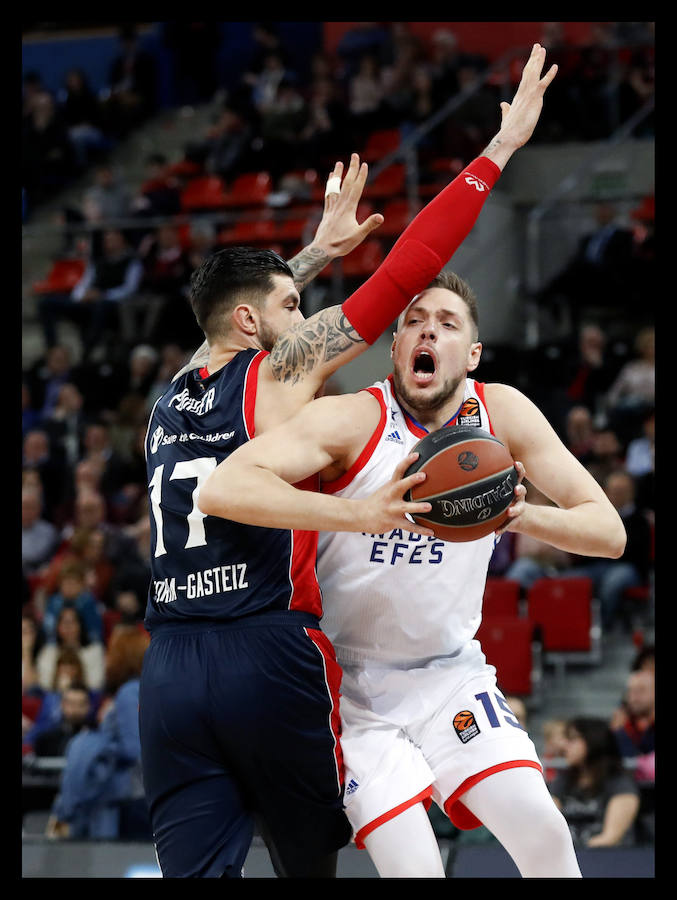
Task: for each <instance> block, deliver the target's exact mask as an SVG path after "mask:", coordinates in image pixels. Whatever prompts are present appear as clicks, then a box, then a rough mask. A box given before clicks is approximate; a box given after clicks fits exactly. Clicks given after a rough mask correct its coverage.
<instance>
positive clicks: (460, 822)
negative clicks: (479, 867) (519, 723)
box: [444, 759, 543, 831]
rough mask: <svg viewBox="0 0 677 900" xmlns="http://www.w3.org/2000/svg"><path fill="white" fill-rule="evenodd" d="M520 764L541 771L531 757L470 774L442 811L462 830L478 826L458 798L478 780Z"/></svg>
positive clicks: (514, 767) (476, 821) (474, 817)
mask: <svg viewBox="0 0 677 900" xmlns="http://www.w3.org/2000/svg"><path fill="white" fill-rule="evenodd" d="M522 766H527V767H529V768H532V769H538V771H539V772H542V771H543V769H542V767H541V766H540V764H539V763H537V762H534V760H533V759H513V760H510V762H504V763H499V764H498V765H496V766H491V767H490V768H488V769H484V771H482V772H478V773H477V774H476V775H471V776H470V778H466V780H465V781H464V782H463V784H461V786H460V787H457V788H456V790H455V791H454V793H453V794H452V795H451V797H449V798H448V799H447V801H446V802H445V804H444V811H445V813H446V814H447V815H448V816H449V818H450V820H451V821H452V823H453V824H454V825H455V826H456V827H457V828H460V829H461V830H462V831H472V829H473V828H479V827H480V826H481V825H482V823H481V822H480V820H479V819H478V818H477V816H475V815H473V813H471V812H470V810H469V809H468V807H467V806H466V805H465V804H464V803H461V801H460V799H459V798H460V797H462V796H463V794H465V792H466V791H469V790H470V788H471V787H473V786H474V785H476V784H478V783H479V782H480V781H483V780H484V779H485V778H488V776H489V775H493V774H494V773H495V772H503V771H504V770H505V769H519V768H521V767H522Z"/></svg>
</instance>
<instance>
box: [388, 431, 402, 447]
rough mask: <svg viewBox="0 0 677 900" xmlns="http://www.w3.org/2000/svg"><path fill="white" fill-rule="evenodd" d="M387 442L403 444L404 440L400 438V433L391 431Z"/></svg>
mask: <svg viewBox="0 0 677 900" xmlns="http://www.w3.org/2000/svg"><path fill="white" fill-rule="evenodd" d="M386 440H387V441H395V443H396V444H402V443H403V441H402V438H401V437H400V433H399V431H395V430H393V431H391V432H390V434H389V435H387V437H386Z"/></svg>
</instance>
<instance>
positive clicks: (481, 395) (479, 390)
mask: <svg viewBox="0 0 677 900" xmlns="http://www.w3.org/2000/svg"><path fill="white" fill-rule="evenodd" d="M484 386H485V382H484V381H476V382H475V390H476V391H477V396H478V397H479V399H480V403H481V404H482V406H483V407H484V409H485V410H486V413H487V421H488V422H489V433H490V434H493V435H494V437H495V436H496V435H495V433H494V426H493V425H492V424H491V416H490V415H489V407H488V406H487V401H486V399H485V396H484Z"/></svg>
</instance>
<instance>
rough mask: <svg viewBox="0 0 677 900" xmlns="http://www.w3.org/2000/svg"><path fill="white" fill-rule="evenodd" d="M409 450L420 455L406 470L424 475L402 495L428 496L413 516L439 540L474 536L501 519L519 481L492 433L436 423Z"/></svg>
mask: <svg viewBox="0 0 677 900" xmlns="http://www.w3.org/2000/svg"><path fill="white" fill-rule="evenodd" d="M412 451H416V452H417V453H418V454H419V458H418V459H417V460H416V462H415V463H413V464H412V465H411V466H409V468H408V469H407V472H406V474H407V475H411V474H413V473H414V472H425V473H426V475H427V478H426V480H425V481H424V482H423V483H422V484H418V485H415V486H414V487H413V488H412V489H411V490H410V491H407V493H406V494H405V495H404V499H405V500H428V501H429V502H430V503H431V505H432V509H431V511H430V512H429V513H418V514H417V515H415V516H414V519H415V521H416V522H418V523H419V525H424V526H426V527H428V528H431V529H432V531H433V532H434V534H435V536H436V537H438V538H440V539H441V540H443V541H452V542H458V541H460V542H463V541H475V540H478V539H479V538H482V537H484V536H485V535H487V534H491V532H492V531H496V529H497V528H500V527H501V526H502V525H504V524H505V522H506V520H507V516H506V510H507V508H508V507H509V506H510V504H511V503H512V501H513V500H514V499H515V494H514V492H515V487H516V485H517V483H518V480H519V475H518V472H517V469H516V468H515V464H514V461H513V459H512V457H511V456H510V453H509V452H508V450H507V448H506V447H505V446H504V445H503V444H502V443H501V441H499V440H498V438H496V437H494V435H493V434H489V432H487V431H484V430H483V429H481V428H477V427H475V426H469V425H453V426H451V427H449V428H440V429H439V430H438V431H432V432H431V433H430V434H427V435H426V436H425V437H424V438H422V439H421V440H420V441H419V442H418V444H416V446H415V447H413V448H412Z"/></svg>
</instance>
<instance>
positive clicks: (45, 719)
mask: <svg viewBox="0 0 677 900" xmlns="http://www.w3.org/2000/svg"><path fill="white" fill-rule="evenodd" d="M74 684H77V685H82V686H83V687H84V690H85V691H86V692H87V695H88V707H89V708H88V714H93V712H94V711H95V709H96V707H97V705H98V703H99V702H100V699H101V697H100V692H99V691H93V690H91V689H90V688H89V687H88V686H87V685H86V684H85V682H84V668H83V665H82V660H81V659H80V657H79V655H78V653H77V651H76V650H74V649H72V648H64V649H62V650H61V651H60V652H59V654H58V656H57V658H56V663H55V666H54V676H53V679H52V683H51V685H50V687H49V689H48V690H43V692H42V704H41V706H40V711H39V712H38V715H37V718H36V719H35V722H34V724H33V725H32V726H31V728H30V729H29V730H28V731H27V732H26V733H25V734H24V737H23V752H24V753H30V752H34V753H36V754H37V753H38V750H37V747H38V744H39V741H40V739H41V738H42V736H43V735H44V734H48V733H50V732H52V738H55V739H56V740H59V735H58V731H59V730H60V728H61V726H62V725H63V721H64V715H63V712H64V711H63V697H64V693H65V692H66V691H67V690H68V689H69V688H70V687H71V686H72V685H74ZM55 732H56V733H55ZM62 736H63V735H62ZM41 751H42V752H41V753H40V754H39V755H43V756H60V755H61V754H60V753H53V754H52V753H49V752H47V747H44V746H43V747H42V748H41Z"/></svg>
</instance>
